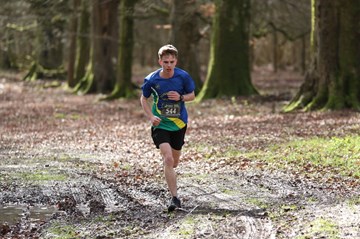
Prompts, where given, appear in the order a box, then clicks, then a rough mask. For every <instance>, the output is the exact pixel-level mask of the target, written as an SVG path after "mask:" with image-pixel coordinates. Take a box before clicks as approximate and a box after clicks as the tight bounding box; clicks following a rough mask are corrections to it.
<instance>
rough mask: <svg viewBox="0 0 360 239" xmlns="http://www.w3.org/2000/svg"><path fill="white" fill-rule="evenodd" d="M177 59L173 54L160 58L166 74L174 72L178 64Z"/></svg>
mask: <svg viewBox="0 0 360 239" xmlns="http://www.w3.org/2000/svg"><path fill="white" fill-rule="evenodd" d="M176 63H177V59H176V57H175V56H173V55H170V54H168V55H164V56H162V57H161V59H159V64H160V66H161V67H162V69H163V72H164V73H165V74H172V73H173V71H174V68H175V66H176Z"/></svg>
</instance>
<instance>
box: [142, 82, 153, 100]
mask: <svg viewBox="0 0 360 239" xmlns="http://www.w3.org/2000/svg"><path fill="white" fill-rule="evenodd" d="M141 89H142V94H143V95H144V96H145V97H146V98H149V97H150V95H151V81H150V80H148V79H147V78H145V79H144V84H143V85H142V86H141Z"/></svg>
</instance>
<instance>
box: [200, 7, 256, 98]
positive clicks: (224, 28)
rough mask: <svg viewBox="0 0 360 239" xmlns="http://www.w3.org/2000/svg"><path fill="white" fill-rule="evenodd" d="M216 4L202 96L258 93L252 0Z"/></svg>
mask: <svg viewBox="0 0 360 239" xmlns="http://www.w3.org/2000/svg"><path fill="white" fill-rule="evenodd" d="M215 3H216V14H215V17H214V22H213V29H212V39H211V52H210V62H209V67H208V74H207V79H206V81H205V85H204V86H203V88H202V90H201V92H200V94H199V96H198V98H199V99H200V100H201V99H205V98H216V97H222V96H226V97H228V96H248V95H252V94H257V91H256V89H255V88H254V86H253V85H252V83H251V76H250V57H249V22H250V0H226V1H225V0H216V1H215Z"/></svg>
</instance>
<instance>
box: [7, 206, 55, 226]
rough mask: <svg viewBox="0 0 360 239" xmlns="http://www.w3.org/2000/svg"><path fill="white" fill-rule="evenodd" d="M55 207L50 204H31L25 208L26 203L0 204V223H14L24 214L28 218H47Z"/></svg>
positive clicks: (35, 219)
mask: <svg viewBox="0 0 360 239" xmlns="http://www.w3.org/2000/svg"><path fill="white" fill-rule="evenodd" d="M56 211H57V209H56V208H55V207H52V206H32V207H29V208H28V209H27V206H26V205H0V225H1V224H4V223H7V224H9V225H12V224H15V223H17V222H19V221H20V220H21V218H22V217H25V216H26V215H28V216H29V220H34V221H37V220H39V221H43V220H47V219H49V218H50V217H51V216H52V214H53V213H55V212H56Z"/></svg>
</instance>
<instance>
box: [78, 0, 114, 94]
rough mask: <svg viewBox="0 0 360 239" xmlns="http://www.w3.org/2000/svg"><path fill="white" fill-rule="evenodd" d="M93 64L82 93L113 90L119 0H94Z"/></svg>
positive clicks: (81, 87)
mask: <svg viewBox="0 0 360 239" xmlns="http://www.w3.org/2000/svg"><path fill="white" fill-rule="evenodd" d="M91 4H92V17H91V18H92V42H91V43H92V49H91V50H92V52H91V54H90V57H91V65H90V67H88V69H87V72H86V74H85V77H84V78H83V79H82V81H81V83H80V87H78V88H77V90H78V91H80V92H82V93H109V92H111V91H112V90H113V88H114V85H115V81H116V75H115V68H116V60H115V62H114V57H113V56H114V51H116V50H117V48H116V49H115V46H116V44H115V43H116V42H117V41H116V39H117V29H116V27H117V26H118V24H117V10H118V4H119V1H118V0H93V1H92V2H91Z"/></svg>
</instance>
